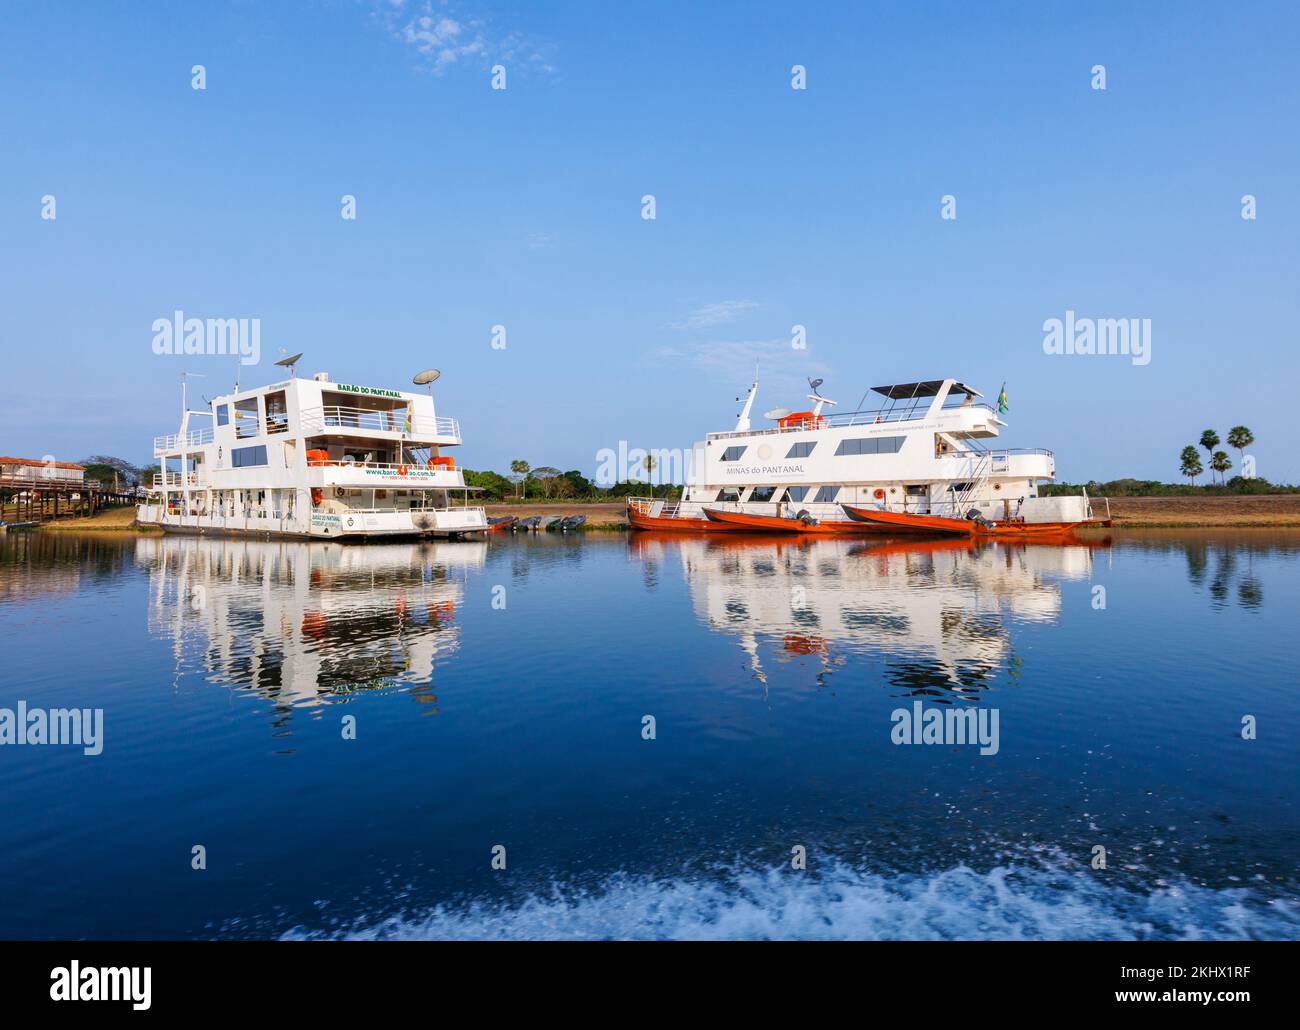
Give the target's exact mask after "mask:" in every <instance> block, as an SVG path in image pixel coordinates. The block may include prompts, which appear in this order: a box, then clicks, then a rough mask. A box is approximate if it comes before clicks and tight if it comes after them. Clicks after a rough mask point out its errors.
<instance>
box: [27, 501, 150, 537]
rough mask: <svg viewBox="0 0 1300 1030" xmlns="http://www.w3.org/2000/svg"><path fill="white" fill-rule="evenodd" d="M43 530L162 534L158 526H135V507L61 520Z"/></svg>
mask: <svg viewBox="0 0 1300 1030" xmlns="http://www.w3.org/2000/svg"><path fill="white" fill-rule="evenodd" d="M41 530H42V531H43V532H47V533H62V532H64V531H65V530H81V531H84V530H98V531H103V530H109V531H111V532H115V533H122V532H139V533H161V532H162V530H161V529H159V528H158V527H156V526H145V527H140V528H137V527H136V525H135V505H127V506H126V507H124V508H108V509H106V510H105V511H101V512H99V513H98V514H96V515H94V516H92V517H91V518H88V519H59V520H58V521H57V522H44V523H42V524H41Z"/></svg>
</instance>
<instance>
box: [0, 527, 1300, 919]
mask: <svg viewBox="0 0 1300 1030" xmlns="http://www.w3.org/2000/svg"><path fill="white" fill-rule="evenodd" d="M1298 570H1300V533H1295V532H1290V533H1288V532H1285V531H1251V532H1238V533H1227V532H1223V533H1218V534H1214V533H1190V532H1177V531H1151V532H1149V533H1145V534H1138V533H1130V534H1126V535H1123V536H1121V535H1117V536H1116V537H1115V538H1114V539H1113V540H1103V539H1100V538H1097V539H1092V540H1090V541H1089V542H1088V543H1087V544H1082V543H1081V544H1075V545H1071V546H1048V545H1036V546H1018V545H1010V546H1008V545H1003V544H990V545H980V546H956V545H951V544H946V545H927V544H921V543H914V544H911V545H906V544H899V543H896V542H889V541H876V540H856V541H804V542H797V541H790V540H769V539H742V538H735V539H727V538H716V539H679V538H664V537H658V536H652V535H644V536H634V537H631V538H628V537H626V536H623V535H617V534H604V533H595V534H587V535H585V536H577V537H572V536H571V537H567V538H559V537H555V536H546V535H543V536H540V537H533V538H522V539H515V538H510V537H503V538H501V539H493V540H491V541H490V542H487V543H483V542H479V543H444V542H437V543H404V544H396V545H383V546H352V547H348V546H342V545H332V544H305V543H282V544H281V543H260V542H246V541H238V540H209V539H202V540H200V539H194V538H183V537H167V538H160V537H136V536H128V535H120V536H117V535H114V536H109V535H104V536H96V537H89V536H84V537H78V536H72V535H68V534H53V533H46V534H18V533H14V534H10V535H9V536H8V537H7V538H0V648H2V649H3V652H2V653H3V655H4V670H5V674H4V678H3V685H2V686H0V708H10V709H14V708H15V707H16V705H17V703H18V701H20V700H23V701H26V702H27V704H28V706H30V707H45V708H63V707H74V706H75V707H86V708H102V709H103V712H104V749H103V753H102V754H101V755H98V756H86V755H84V754H83V753H82V750H81V749H80V748H77V747H72V746H51V745H45V746H35V745H17V744H15V745H5V746H0V879H2V880H3V882H4V884H5V900H4V903H3V905H2V906H0V936H4V937H156V936H166V937H266V936H290V937H302V936H307V937H312V936H393V937H424V936H434V937H482V936H504V937H554V936H560V937H1118V938H1131V937H1295V936H1297V931H1298V930H1300V903H1297V900H1296V888H1297V881H1298V875H1297V873H1298V870H1297V855H1300V820H1298V819H1297V815H1298V813H1297V793H1298V789H1297V768H1300V761H1298V759H1300V744H1298V736H1297V725H1298V717H1300V688H1298V686H1297V684H1298V683H1300V675H1298V673H1297V669H1300V633H1297V618H1296V616H1297V612H1300V576H1298V575H1297V571H1298ZM1098 587H1100V588H1104V597H1102V596H1101V592H1099V591H1098V590H1097V588H1098ZM1103 601H1104V607H1103V606H1101V603H1102V602H1103ZM918 700H919V701H921V702H922V703H923V706H924V707H926V708H929V707H938V708H950V707H953V706H956V707H958V708H962V707H974V708H976V709H988V710H989V711H990V713H992V711H993V710H996V712H997V715H998V726H999V749H998V752H997V754H994V755H981V754H980V753H979V748H978V747H977V746H970V745H963V744H934V745H906V744H905V745H897V744H894V743H892V742H891V731H892V730H893V728H894V723H893V722H892V721H891V713H892V712H894V711H895V710H896V709H899V708H900V707H902V708H906V709H908V710H910V709H911V706H912V704H913V702H914V701H918ZM347 716H352V717H355V726H356V739H355V740H349V739H345V737H344V733H343V728H344V725H345V717H347ZM646 716H652V717H653V719H654V731H655V735H654V739H644V737H643V725H644V717H646ZM1245 716H1253V717H1254V720H1255V723H1256V726H1257V736H1256V739H1253V740H1250V739H1243V735H1242V725H1243V717H1245ZM349 722H350V720H349ZM196 845H201V846H202V847H203V848H204V849H206V858H207V868H206V869H202V870H195V869H193V868H192V862H191V856H192V849H193V848H194V847H195V846H196ZM497 845H501V846H503V847H504V849H505V856H506V868H505V869H503V870H502V869H493V867H492V859H493V848H494V847H495V846H497ZM1098 846H1100V847H1102V848H1104V849H1105V852H1106V866H1105V868H1104V869H1097V868H1093V861H1094V853H1095V852H1094V849H1096V848H1097V847H1098ZM796 847H802V848H804V849H806V854H807V868H806V869H802V870H801V869H795V868H792V856H793V855H794V854H795V852H794V851H793V850H792V849H795V848H796Z"/></svg>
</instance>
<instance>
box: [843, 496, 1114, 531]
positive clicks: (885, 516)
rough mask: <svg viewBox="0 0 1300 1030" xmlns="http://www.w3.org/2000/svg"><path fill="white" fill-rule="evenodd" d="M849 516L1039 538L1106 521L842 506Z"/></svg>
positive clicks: (893, 525) (910, 526)
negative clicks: (986, 517)
mask: <svg viewBox="0 0 1300 1030" xmlns="http://www.w3.org/2000/svg"><path fill="white" fill-rule="evenodd" d="M843 507H844V511H845V513H846V514H847V515H848V516H849V518H851V519H854V520H858V521H861V522H863V523H868V524H874V525H879V526H887V527H889V528H890V529H893V530H896V531H898V532H903V533H931V534H933V533H942V534H945V535H951V536H998V537H1008V536H1009V537H1039V536H1061V535H1062V534H1065V533H1069V532H1070V531H1072V530H1074V529H1076V528H1078V527H1079V526H1086V525H1102V524H1103V520H1101V519H1095V520H1085V521H1083V522H988V523H984V524H981V523H979V522H977V521H976V520H974V519H951V518H946V517H945V516H942V515H921V514H917V513H913V512H902V511H879V510H877V509H874V508H859V507H856V506H854V505H851V504H846V505H844V506H843Z"/></svg>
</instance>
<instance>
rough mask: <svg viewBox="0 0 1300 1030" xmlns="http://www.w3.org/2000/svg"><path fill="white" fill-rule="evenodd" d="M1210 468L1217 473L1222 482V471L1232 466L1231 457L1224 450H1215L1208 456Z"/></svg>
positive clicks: (1223, 479)
mask: <svg viewBox="0 0 1300 1030" xmlns="http://www.w3.org/2000/svg"><path fill="white" fill-rule="evenodd" d="M1210 468H1212V469H1213V470H1214V471H1215V472H1217V473H1218V474H1219V482H1220V483H1222V482H1224V481H1225V478H1224V473H1226V472H1227V471H1228V469H1230V468H1232V459H1231V458H1229V457H1228V455H1227V452H1225V451H1215V452H1214V453H1213V454H1212V455H1211V456H1210Z"/></svg>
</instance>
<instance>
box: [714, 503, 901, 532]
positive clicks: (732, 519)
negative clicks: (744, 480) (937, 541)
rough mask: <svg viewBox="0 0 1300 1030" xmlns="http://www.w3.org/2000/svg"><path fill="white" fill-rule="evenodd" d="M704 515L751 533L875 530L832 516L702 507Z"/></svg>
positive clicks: (866, 525) (721, 523) (868, 526)
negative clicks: (820, 517)
mask: <svg viewBox="0 0 1300 1030" xmlns="http://www.w3.org/2000/svg"><path fill="white" fill-rule="evenodd" d="M704 514H705V515H707V516H708V518H709V519H710V520H711V521H713V522H716V523H718V524H719V525H724V526H734V527H735V528H737V529H741V530H747V531H749V532H752V533H794V534H797V535H799V536H864V535H865V534H867V533H875V532H879V530H877V529H876V527H874V526H871V525H869V524H866V523H862V522H848V521H840V520H834V519H823V520H821V521H811V522H804V521H803V520H802V519H786V518H782V517H781V516H779V515H750V514H748V513H747V512H741V511H719V510H718V509H716V508H705V509H704Z"/></svg>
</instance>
